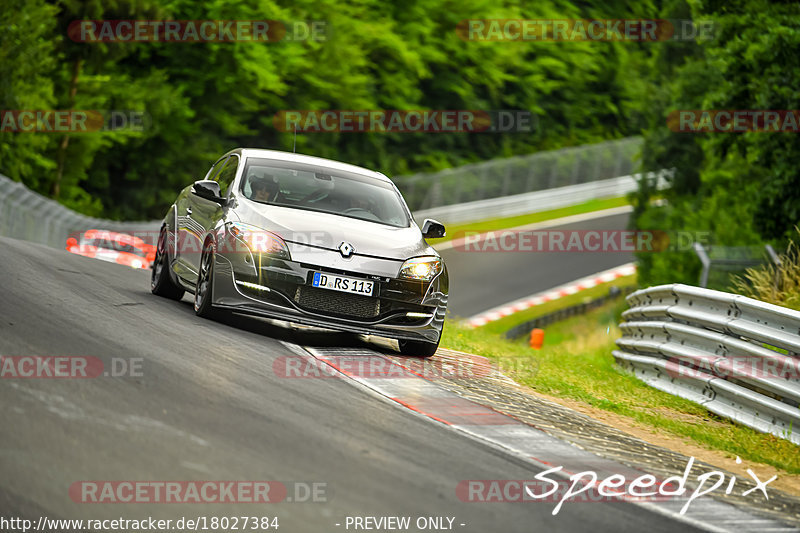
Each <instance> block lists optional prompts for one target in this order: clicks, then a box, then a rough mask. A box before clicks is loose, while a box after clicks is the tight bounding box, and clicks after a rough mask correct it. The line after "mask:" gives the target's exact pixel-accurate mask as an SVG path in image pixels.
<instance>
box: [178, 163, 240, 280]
mask: <svg viewBox="0 0 800 533" xmlns="http://www.w3.org/2000/svg"><path fill="white" fill-rule="evenodd" d="M228 159H229V158H228V157H223V158H221V159H220V160H219V161H217V162H216V163H214V165H212V166H211V169H210V170H209V171H208V174H206V177H205V178H204V179H207V180H210V179H214V178H215V177H216V176H218V175H219V173H220V172H221V171H222V170H223V168H224V167H225V164H226V163H227V161H228ZM191 191H192V187H191V186H190V187H187V188H186V189H184V191H183V192H182V193H181V195H180V197H179V198H178V201H177V202H175V210H176V212H175V217H176V226H177V229H178V234H177V235H176V241H177V246H176V247H175V258H176V260H177V261H176V263H175V267H174V268H175V272H176V273H177V274H178V275H179V276H181V277H182V278H184V279H185V280H187V281H190V282H194V281H195V278H196V277H197V271H198V268H199V265H200V254H201V252H202V250H203V248H202V246H203V242H202V239H203V238H204V237H205V234H206V229H205V226H204V225H203V223H202V222H201V220H203V219H204V218H206V217H207V216H209V215H208V212H209V211H211V210H212V208H211V206H209V205H207V204H213V205H214V207H216V208H219V207H220V206H219V204H214V202H211V201H209V200H204V199H203V198H200V197H199V196H197V195H195V194H192V192H191Z"/></svg>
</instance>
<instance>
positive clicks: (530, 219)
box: [428, 198, 628, 246]
mask: <svg viewBox="0 0 800 533" xmlns="http://www.w3.org/2000/svg"><path fill="white" fill-rule="evenodd" d="M623 205H628V200H627V198H606V199H602V200H589V201H588V202H584V203H582V204H578V205H572V206H569V207H562V208H560V209H550V210H549V211H540V212H538V213H529V214H527V215H518V216H514V217H506V218H497V219H492V220H483V221H479V222H467V223H464V224H453V225H448V226H447V236H446V237H443V238H441V239H428V240H429V241H430V243H431V244H432V245H434V246H436V244H438V243H441V242H445V241H449V240H450V239H453V238H455V237H459V236H463V235H464V232H465V231H470V232H475V231H477V232H481V233H482V232H485V231H492V230H501V229H508V228H516V227H517V226H524V225H526V224H534V223H536V222H544V221H546V220H553V219H556V218H562V217H568V216H572V215H581V214H583V213H591V212H592V211H601V210H603V209H611V208H613V207H621V206H623Z"/></svg>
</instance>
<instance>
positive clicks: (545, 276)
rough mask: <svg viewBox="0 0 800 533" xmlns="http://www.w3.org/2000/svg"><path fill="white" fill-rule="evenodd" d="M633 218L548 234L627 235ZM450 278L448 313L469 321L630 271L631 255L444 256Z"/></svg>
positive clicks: (472, 253) (601, 221) (574, 226)
mask: <svg viewBox="0 0 800 533" xmlns="http://www.w3.org/2000/svg"><path fill="white" fill-rule="evenodd" d="M628 217H629V215H628V214H627V213H625V214H619V215H612V216H606V217H602V218H593V219H591V220H585V221H582V222H575V223H571V224H565V225H560V226H553V227H550V228H547V229H548V230H595V231H602V230H624V229H627V227H628ZM440 253H441V255H442V257H443V258H444V261H445V263H446V264H447V270H448V272H449V274H450V297H449V300H448V304H447V307H448V311H449V312H450V314H451V315H453V316H456V317H461V318H467V317H470V316H472V315H475V314H478V313H480V312H482V311H486V310H488V309H491V308H493V307H497V306H500V305H503V304H505V303H508V302H511V301H514V300H517V299H519V298H524V297H526V296H528V295H531V294H536V293H538V292H541V291H545V290H547V289H551V288H553V287H557V286H559V285H563V284H565V283H569V282H570V281H574V280H576V279H580V278H582V277H585V276H589V275H591V274H594V273H596V272H601V271H603V270H607V269H609V268H613V267H616V266H620V265H624V264H626V263H630V262H631V261H633V260H634V257H633V254H632V253H631V252H613V251H610V252H524V251H523V252H491V251H490V252H476V251H470V252H467V251H463V250H460V249H457V248H450V249H447V250H443V251H442V252H440Z"/></svg>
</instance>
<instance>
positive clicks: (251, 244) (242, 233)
mask: <svg viewBox="0 0 800 533" xmlns="http://www.w3.org/2000/svg"><path fill="white" fill-rule="evenodd" d="M227 227H228V231H229V233H230V234H231V235H233V236H234V237H235V238H237V239H239V240H240V241H242V242H243V243H245V244H246V245H247V247H248V248H249V249H250V251H251V252H260V253H263V254H267V255H271V256H273V257H277V258H280V259H286V260H291V256H290V255H289V247H288V246H286V243H285V242H284V240H283V239H281V238H280V237H278V236H277V235H275V234H274V233H272V232H270V231H267V230H264V229H261V228H259V227H257V226H251V225H250V224H244V223H242V222H229V223H228V225H227Z"/></svg>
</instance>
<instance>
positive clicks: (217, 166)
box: [204, 158, 230, 181]
mask: <svg viewBox="0 0 800 533" xmlns="http://www.w3.org/2000/svg"><path fill="white" fill-rule="evenodd" d="M228 159H230V158H225V159H221V160H219V161H217V162H216V163H214V165H213V166H212V167H211V168H210V169H209V171H208V174H206V177H205V178H204V179H207V180H214V181H216V180H217V174H219V171H220V170H222V167H224V166H225V162H226V161H227V160H228Z"/></svg>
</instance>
